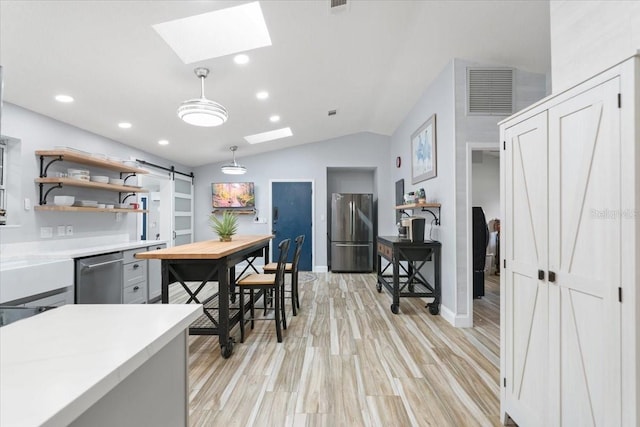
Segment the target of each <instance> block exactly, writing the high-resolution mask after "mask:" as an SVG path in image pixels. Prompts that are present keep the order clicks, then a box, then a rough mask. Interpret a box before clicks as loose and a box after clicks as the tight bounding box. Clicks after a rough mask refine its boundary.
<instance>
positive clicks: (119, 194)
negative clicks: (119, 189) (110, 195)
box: [118, 193, 136, 203]
mask: <svg viewBox="0 0 640 427" xmlns="http://www.w3.org/2000/svg"><path fill="white" fill-rule="evenodd" d="M122 194H123V193H118V196H119V197H118V199H120V203H124V202H125V201H126V200H127V199H128V198H129V197H131V196H135V195H136V193H129V194H127V195H126V196H125V197H124V199H123V198H122Z"/></svg>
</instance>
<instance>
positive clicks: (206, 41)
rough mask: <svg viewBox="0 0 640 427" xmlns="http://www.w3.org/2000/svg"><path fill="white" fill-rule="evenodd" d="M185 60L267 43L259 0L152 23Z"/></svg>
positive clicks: (240, 50)
mask: <svg viewBox="0 0 640 427" xmlns="http://www.w3.org/2000/svg"><path fill="white" fill-rule="evenodd" d="M153 29H154V30H156V32H157V33H158V34H159V35H160V37H162V39H163V40H164V41H165V42H166V43H167V44H168V45H169V47H171V49H173V51H174V52H175V53H176V55H178V57H180V59H181V60H182V62H184V63H185V64H191V63H193V62H198V61H202V60H205V59H210V58H218V57H220V56H225V55H231V54H234V53H238V52H243V51H247V50H251V49H256V48H259V47H264V46H271V37H270V36H269V30H268V29H267V24H266V23H265V21H264V16H262V9H261V8H260V3H259V2H257V1H256V2H253V3H246V4H243V5H240V6H234V7H229V8H226V9H220V10H216V11H213V12H207V13H203V14H201V15H195V16H190V17H187V18H182V19H176V20H174V21H168V22H163V23H161V24H156V25H153Z"/></svg>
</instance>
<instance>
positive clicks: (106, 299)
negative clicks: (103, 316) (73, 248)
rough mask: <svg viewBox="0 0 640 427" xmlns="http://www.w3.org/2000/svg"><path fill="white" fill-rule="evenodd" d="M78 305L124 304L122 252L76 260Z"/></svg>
mask: <svg viewBox="0 0 640 427" xmlns="http://www.w3.org/2000/svg"><path fill="white" fill-rule="evenodd" d="M76 304H122V252H113V253H109V254H102V255H96V256H91V257H86V258H76Z"/></svg>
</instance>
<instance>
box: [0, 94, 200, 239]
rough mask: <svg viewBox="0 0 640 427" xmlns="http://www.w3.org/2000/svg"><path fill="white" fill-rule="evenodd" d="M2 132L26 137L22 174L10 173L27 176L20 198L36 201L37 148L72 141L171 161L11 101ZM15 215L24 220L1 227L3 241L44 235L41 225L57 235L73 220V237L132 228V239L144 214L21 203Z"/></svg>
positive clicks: (100, 195) (101, 194)
mask: <svg viewBox="0 0 640 427" xmlns="http://www.w3.org/2000/svg"><path fill="white" fill-rule="evenodd" d="M2 133H3V135H6V136H11V137H14V138H18V139H20V140H21V145H22V146H21V149H22V150H21V166H22V170H21V173H20V175H19V176H12V177H10V178H11V179H19V180H20V181H21V182H20V183H21V197H20V199H21V200H22V201H23V200H24V199H25V198H28V199H29V200H30V201H31V203H32V205H33V206H35V205H37V204H38V201H39V193H38V185H37V184H36V183H35V182H34V179H35V178H37V177H38V176H39V174H40V162H39V159H38V158H37V157H36V155H35V151H36V150H46V149H52V148H53V147H55V146H68V147H74V148H78V149H80V150H83V151H87V152H90V153H102V154H106V155H110V156H117V157H120V158H123V159H128V158H130V157H135V158H140V159H143V160H147V161H150V162H152V163H156V164H161V165H170V164H171V163H169V161H168V160H166V159H163V158H161V157H158V156H156V155H153V154H149V153H146V152H143V151H140V150H137V149H135V148H132V147H129V146H127V145H124V144H122V143H119V142H117V141H113V140H111V139H107V138H104V137H102V136H98V135H96V134H93V133H90V132H87V131H85V130H82V129H79V128H76V127H73V126H70V125H68V124H66V123H62V122H60V121H57V120H54V119H52V118H50V117H46V116H43V115H41V114H37V113H34V112H32V111H29V110H26V109H24V108H21V107H18V106H16V105H13V104H9V103H6V102H5V103H4V105H3V110H2ZM73 166H74V164H73V163H68V162H59V163H56V164H54V165H53V166H51V168H50V172H55V171H57V170H59V171H64V170H65V169H66V168H68V167H73ZM175 166H176V168H177V169H179V170H185V171H187V168H186V167H184V166H182V165H175ZM108 174H113V172H108ZM128 182H129V181H128ZM55 194H58V195H60V194H69V195H76V196H77V197H82V198H84V199H88V200H98V201H108V202H115V200H116V199H117V198H118V193H115V192H111V191H95V190H89V189H82V188H76V187H65V188H62V189H56V190H54V191H52V192H51V193H50V196H49V197H50V198H52V197H53V195H55ZM20 206H22V203H20ZM9 215H18V216H19V218H18V222H19V224H20V226H19V227H0V242H1V243H2V244H7V243H17V242H28V241H35V240H40V227H53V229H54V239H56V238H57V237H55V233H56V227H57V226H58V225H73V228H74V235H73V237H92V236H104V235H120V234H129V235H130V238H131V239H138V236H137V231H136V223H137V220H138V214H132V213H129V214H123V215H122V218H123V219H122V221H121V222H116V219H115V217H116V215H115V214H111V213H85V212H47V211H39V212H38V211H34V210H33V208H32V209H30V210H29V211H25V210H24V209H22V208H21V209H20V210H19V211H17V212H9ZM66 238H68V237H66Z"/></svg>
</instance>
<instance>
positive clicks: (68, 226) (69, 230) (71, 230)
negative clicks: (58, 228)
mask: <svg viewBox="0 0 640 427" xmlns="http://www.w3.org/2000/svg"><path fill="white" fill-rule="evenodd" d="M67 236H73V225H67Z"/></svg>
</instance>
